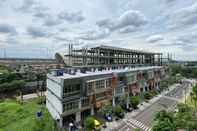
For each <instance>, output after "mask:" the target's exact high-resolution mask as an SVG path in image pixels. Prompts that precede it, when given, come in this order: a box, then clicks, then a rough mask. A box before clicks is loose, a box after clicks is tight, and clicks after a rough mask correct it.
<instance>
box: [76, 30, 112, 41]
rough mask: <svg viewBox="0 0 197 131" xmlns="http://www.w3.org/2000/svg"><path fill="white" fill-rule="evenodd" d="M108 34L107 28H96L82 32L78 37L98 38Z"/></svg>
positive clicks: (83, 38)
mask: <svg viewBox="0 0 197 131" xmlns="http://www.w3.org/2000/svg"><path fill="white" fill-rule="evenodd" d="M109 35H110V32H109V30H108V29H98V30H90V31H87V32H85V33H82V34H81V35H80V36H79V37H78V38H79V39H82V40H98V39H103V38H106V37H107V36H109Z"/></svg>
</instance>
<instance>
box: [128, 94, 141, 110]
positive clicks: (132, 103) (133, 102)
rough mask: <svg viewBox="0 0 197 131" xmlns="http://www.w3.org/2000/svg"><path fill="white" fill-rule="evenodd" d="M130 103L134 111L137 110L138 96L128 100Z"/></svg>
mask: <svg viewBox="0 0 197 131" xmlns="http://www.w3.org/2000/svg"><path fill="white" fill-rule="evenodd" d="M130 103H131V105H132V107H133V108H134V109H137V106H138V104H139V103H140V98H139V96H132V97H131V99H130Z"/></svg>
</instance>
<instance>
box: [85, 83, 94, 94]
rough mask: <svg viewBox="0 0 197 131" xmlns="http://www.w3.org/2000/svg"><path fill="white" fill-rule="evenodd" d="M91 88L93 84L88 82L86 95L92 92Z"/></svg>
mask: <svg viewBox="0 0 197 131" xmlns="http://www.w3.org/2000/svg"><path fill="white" fill-rule="evenodd" d="M93 88H94V82H88V83H87V92H88V93H91V92H93Z"/></svg>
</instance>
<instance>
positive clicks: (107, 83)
mask: <svg viewBox="0 0 197 131" xmlns="http://www.w3.org/2000/svg"><path fill="white" fill-rule="evenodd" d="M111 81H112V80H111V78H109V79H107V80H106V86H107V88H108V87H111Z"/></svg>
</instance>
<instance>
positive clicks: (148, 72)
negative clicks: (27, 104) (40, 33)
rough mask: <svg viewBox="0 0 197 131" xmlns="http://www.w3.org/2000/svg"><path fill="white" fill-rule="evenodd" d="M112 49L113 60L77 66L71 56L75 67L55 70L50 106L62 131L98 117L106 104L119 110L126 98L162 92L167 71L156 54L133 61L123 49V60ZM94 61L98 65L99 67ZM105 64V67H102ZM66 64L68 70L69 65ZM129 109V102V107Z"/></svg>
mask: <svg viewBox="0 0 197 131" xmlns="http://www.w3.org/2000/svg"><path fill="white" fill-rule="evenodd" d="M102 47H103V46H102ZM104 47H105V46H104ZM97 48H98V47H96V48H92V49H93V50H94V49H97ZM111 48H112V47H110V49H109V51H107V49H106V48H105V50H106V52H108V53H109V54H108V55H107V56H110V57H107V56H105V55H103V56H105V58H103V57H98V58H95V57H97V56H95V57H89V56H88V57H87V58H82V59H81V60H82V61H83V62H82V63H81V62H79V63H80V64H81V65H78V64H79V63H78V64H76V63H75V62H73V56H70V57H71V58H72V62H71V63H72V66H71V65H70V67H67V68H64V69H59V70H52V71H51V73H49V74H48V75H47V95H46V105H47V108H48V110H49V112H50V113H51V115H52V117H53V118H54V119H55V120H57V121H58V122H59V124H60V126H61V127H63V126H67V125H68V124H69V122H71V121H76V122H80V121H81V120H83V119H84V118H85V117H86V116H88V115H93V114H95V113H97V111H98V110H99V109H100V108H101V107H102V106H103V105H105V104H106V103H109V102H111V103H112V105H113V106H115V105H116V103H117V102H118V101H119V100H120V98H121V97H123V96H126V97H127V98H129V96H132V95H140V94H141V93H142V92H145V91H148V90H159V85H160V80H161V79H162V78H164V77H165V74H166V72H167V70H166V68H165V67H163V66H161V64H162V62H161V61H160V60H156V58H155V57H154V56H155V54H154V53H146V52H144V54H143V57H142V56H140V57H139V58H138V57H135V59H134V58H133V59H132V58H131V59H129V58H130V57H131V56H127V57H129V58H124V57H126V56H125V55H126V53H128V51H130V50H128V51H127V50H126V51H125V52H124V50H123V49H118V50H119V51H120V50H122V52H121V54H122V56H117V57H118V58H117V57H116V55H115V54H113V55H114V56H115V57H112V55H110V51H111ZM92 49H90V50H92ZM99 50H100V49H99ZM136 52H137V51H136ZM140 53H142V52H140ZM118 55H120V52H119V54H118ZM160 55H161V54H159V56H160ZM75 56H76V55H75ZM75 56H74V57H75ZM61 57H62V56H61ZM66 57H68V56H66ZM121 57H122V58H121ZM62 58H63V57H62ZM62 58H61V61H62V60H63V59H62ZM80 58H81V56H80ZM157 58H158V59H160V57H157ZM58 59H59V58H58ZM68 59H70V58H68ZM77 59H78V58H77ZM84 59H86V60H87V59H88V60H87V61H88V62H87V61H86V62H84ZM59 60H60V59H59ZM132 60H135V61H134V62H132ZM74 61H75V60H74ZM90 61H94V62H98V63H97V64H98V65H99V66H98V65H96V64H95V63H94V62H93V63H90ZM64 62H65V59H64ZM102 63H103V66H101V65H100V64H102ZM129 63H130V64H129ZM135 63H136V64H135ZM143 63H144V65H143ZM65 64H67V65H66V66H68V64H69V63H66V62H65ZM106 65H107V66H106ZM128 105H129V99H128V101H127V104H126V106H128Z"/></svg>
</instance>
